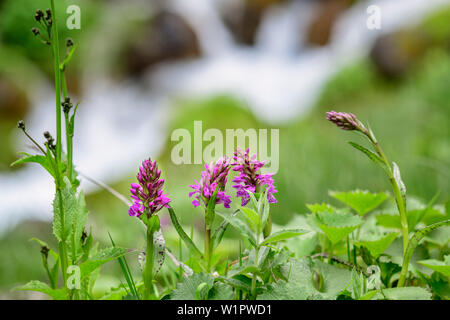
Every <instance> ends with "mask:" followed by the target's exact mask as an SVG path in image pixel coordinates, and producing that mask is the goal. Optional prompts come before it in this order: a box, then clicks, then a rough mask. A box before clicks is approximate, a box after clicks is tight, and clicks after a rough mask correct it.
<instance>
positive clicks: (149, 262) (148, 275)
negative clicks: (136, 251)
mask: <svg viewBox="0 0 450 320" xmlns="http://www.w3.org/2000/svg"><path fill="white" fill-rule="evenodd" d="M152 282H153V231H152V230H150V229H147V250H146V255H145V267H144V300H149V299H150V295H151V293H153V284H152Z"/></svg>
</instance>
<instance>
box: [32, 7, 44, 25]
mask: <svg viewBox="0 0 450 320" xmlns="http://www.w3.org/2000/svg"><path fill="white" fill-rule="evenodd" d="M43 17H44V13H43V12H42V10H41V9H38V10H36V14H35V15H34V19H35V20H36V21H37V22H40V21H41V19H42V18H43Z"/></svg>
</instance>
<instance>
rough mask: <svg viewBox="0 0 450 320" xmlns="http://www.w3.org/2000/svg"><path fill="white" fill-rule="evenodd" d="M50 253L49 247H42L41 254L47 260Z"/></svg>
mask: <svg viewBox="0 0 450 320" xmlns="http://www.w3.org/2000/svg"><path fill="white" fill-rule="evenodd" d="M49 251H50V249H49V248H48V247H47V246H42V247H41V253H42V254H43V255H44V256H45V257H46V258H47V257H48V252H49Z"/></svg>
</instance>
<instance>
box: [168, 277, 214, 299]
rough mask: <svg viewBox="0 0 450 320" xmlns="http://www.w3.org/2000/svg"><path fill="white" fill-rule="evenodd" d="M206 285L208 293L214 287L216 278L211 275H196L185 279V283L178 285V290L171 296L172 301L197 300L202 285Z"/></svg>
mask: <svg viewBox="0 0 450 320" xmlns="http://www.w3.org/2000/svg"><path fill="white" fill-rule="evenodd" d="M203 283H206V286H207V288H208V291H209V289H210V288H212V287H213V284H214V278H213V277H212V275H210V274H205V273H194V274H193V275H192V276H190V277H186V278H183V282H181V283H178V284H177V288H176V289H175V290H173V291H172V293H171V295H170V299H171V300H196V299H197V297H196V292H197V289H198V287H199V286H200V285H202V284H203Z"/></svg>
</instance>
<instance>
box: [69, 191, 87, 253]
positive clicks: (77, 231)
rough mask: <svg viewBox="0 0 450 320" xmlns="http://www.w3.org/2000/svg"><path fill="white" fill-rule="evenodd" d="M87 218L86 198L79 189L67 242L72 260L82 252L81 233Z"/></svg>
mask: <svg viewBox="0 0 450 320" xmlns="http://www.w3.org/2000/svg"><path fill="white" fill-rule="evenodd" d="M87 218H88V210H87V209H86V200H85V198H84V193H83V192H82V191H81V192H80V193H79V194H78V196H77V206H76V211H75V212H74V215H73V233H72V238H71V241H70V242H69V244H70V245H69V250H70V252H71V255H72V258H73V259H74V260H75V259H77V258H78V257H79V256H80V255H82V253H83V252H82V251H83V250H82V243H81V236H82V234H83V231H84V226H85V225H86V221H87Z"/></svg>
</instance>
